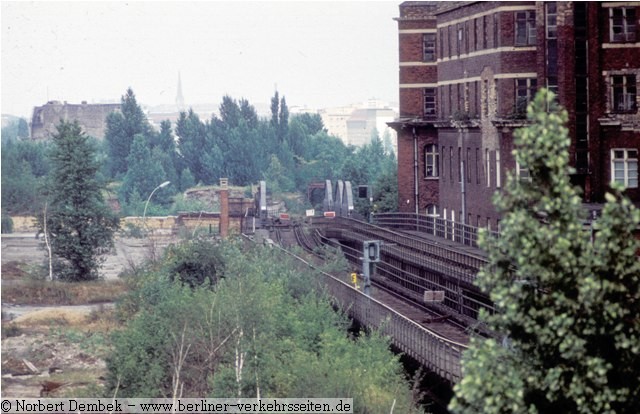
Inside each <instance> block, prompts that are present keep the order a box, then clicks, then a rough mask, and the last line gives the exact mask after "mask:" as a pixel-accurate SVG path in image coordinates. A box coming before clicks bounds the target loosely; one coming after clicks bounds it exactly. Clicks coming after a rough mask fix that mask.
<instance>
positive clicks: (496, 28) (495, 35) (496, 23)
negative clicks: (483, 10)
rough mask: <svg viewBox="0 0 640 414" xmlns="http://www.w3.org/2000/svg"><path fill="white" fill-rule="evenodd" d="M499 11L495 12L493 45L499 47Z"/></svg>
mask: <svg viewBox="0 0 640 414" xmlns="http://www.w3.org/2000/svg"><path fill="white" fill-rule="evenodd" d="M498 33H499V31H498V13H494V14H493V47H494V48H495V47H499V46H500V42H498Z"/></svg>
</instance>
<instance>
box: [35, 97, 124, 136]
mask: <svg viewBox="0 0 640 414" xmlns="http://www.w3.org/2000/svg"><path fill="white" fill-rule="evenodd" d="M114 111H120V104H119V103H118V104H88V103H86V102H82V103H81V104H79V105H78V104H68V103H67V102H64V103H61V102H58V101H49V102H47V103H46V104H45V105H43V106H36V107H35V108H33V116H32V118H31V139H36V140H41V139H49V138H51V137H52V136H53V135H54V134H56V133H57V129H56V127H57V125H58V124H59V123H60V120H61V119H62V120H64V121H67V122H73V121H78V124H80V127H81V128H82V131H83V132H84V133H85V134H87V135H89V136H92V137H94V138H97V139H102V138H104V133H105V130H106V127H107V126H106V122H107V115H109V114H110V113H111V112H114Z"/></svg>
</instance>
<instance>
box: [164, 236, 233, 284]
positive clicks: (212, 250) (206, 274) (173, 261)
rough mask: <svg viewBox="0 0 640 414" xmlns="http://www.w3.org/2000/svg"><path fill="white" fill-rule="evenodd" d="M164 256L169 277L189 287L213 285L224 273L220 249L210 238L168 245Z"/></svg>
mask: <svg viewBox="0 0 640 414" xmlns="http://www.w3.org/2000/svg"><path fill="white" fill-rule="evenodd" d="M166 257H167V259H166V263H165V266H166V267H167V269H166V272H167V274H168V275H169V279H170V280H171V281H172V282H173V281H174V280H178V281H180V283H182V284H183V285H188V286H189V287H191V288H195V287H197V286H202V285H203V284H205V283H206V284H207V285H209V286H214V285H215V284H216V283H217V282H218V278H220V277H222V275H223V273H224V266H223V262H222V255H221V252H220V249H219V247H218V246H216V245H215V244H213V243H211V241H210V240H206V239H196V240H192V241H187V242H184V243H182V244H180V245H178V246H170V247H169V248H168V252H167V255H166Z"/></svg>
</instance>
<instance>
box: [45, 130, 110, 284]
mask: <svg viewBox="0 0 640 414" xmlns="http://www.w3.org/2000/svg"><path fill="white" fill-rule="evenodd" d="M53 144H54V145H53V148H52V151H51V155H50V161H51V165H52V171H51V175H50V182H49V184H48V185H47V192H48V194H47V195H48V197H47V203H46V207H45V211H44V212H42V211H40V212H39V214H38V221H39V226H40V229H41V231H43V232H44V231H45V226H44V224H45V220H46V232H47V235H48V238H49V240H50V244H51V252H52V256H53V259H55V261H56V264H57V277H58V278H59V279H63V280H69V281H82V280H93V279H97V278H98V270H99V266H100V263H101V258H100V256H101V255H102V254H104V253H106V252H107V251H108V250H109V249H110V248H111V247H112V245H113V234H114V232H115V231H116V229H117V228H118V219H117V217H115V216H114V214H113V213H112V212H111V210H110V209H109V208H108V207H107V206H106V204H105V203H104V199H103V196H102V190H103V189H104V187H103V185H102V184H101V183H100V182H99V181H98V180H97V178H96V174H97V172H98V168H99V165H98V164H97V162H96V160H95V150H94V148H93V147H92V146H91V145H90V144H89V140H88V137H87V136H86V135H84V134H83V133H82V131H81V129H80V126H79V125H78V123H77V122H74V123H68V122H64V121H63V122H61V123H60V125H59V126H58V127H57V133H56V134H55V135H54V136H53Z"/></svg>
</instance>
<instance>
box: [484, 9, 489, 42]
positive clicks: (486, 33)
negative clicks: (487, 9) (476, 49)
mask: <svg viewBox="0 0 640 414" xmlns="http://www.w3.org/2000/svg"><path fill="white" fill-rule="evenodd" d="M488 43H489V18H488V16H486V15H485V16H482V48H483V49H486V48H487V44H488Z"/></svg>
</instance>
